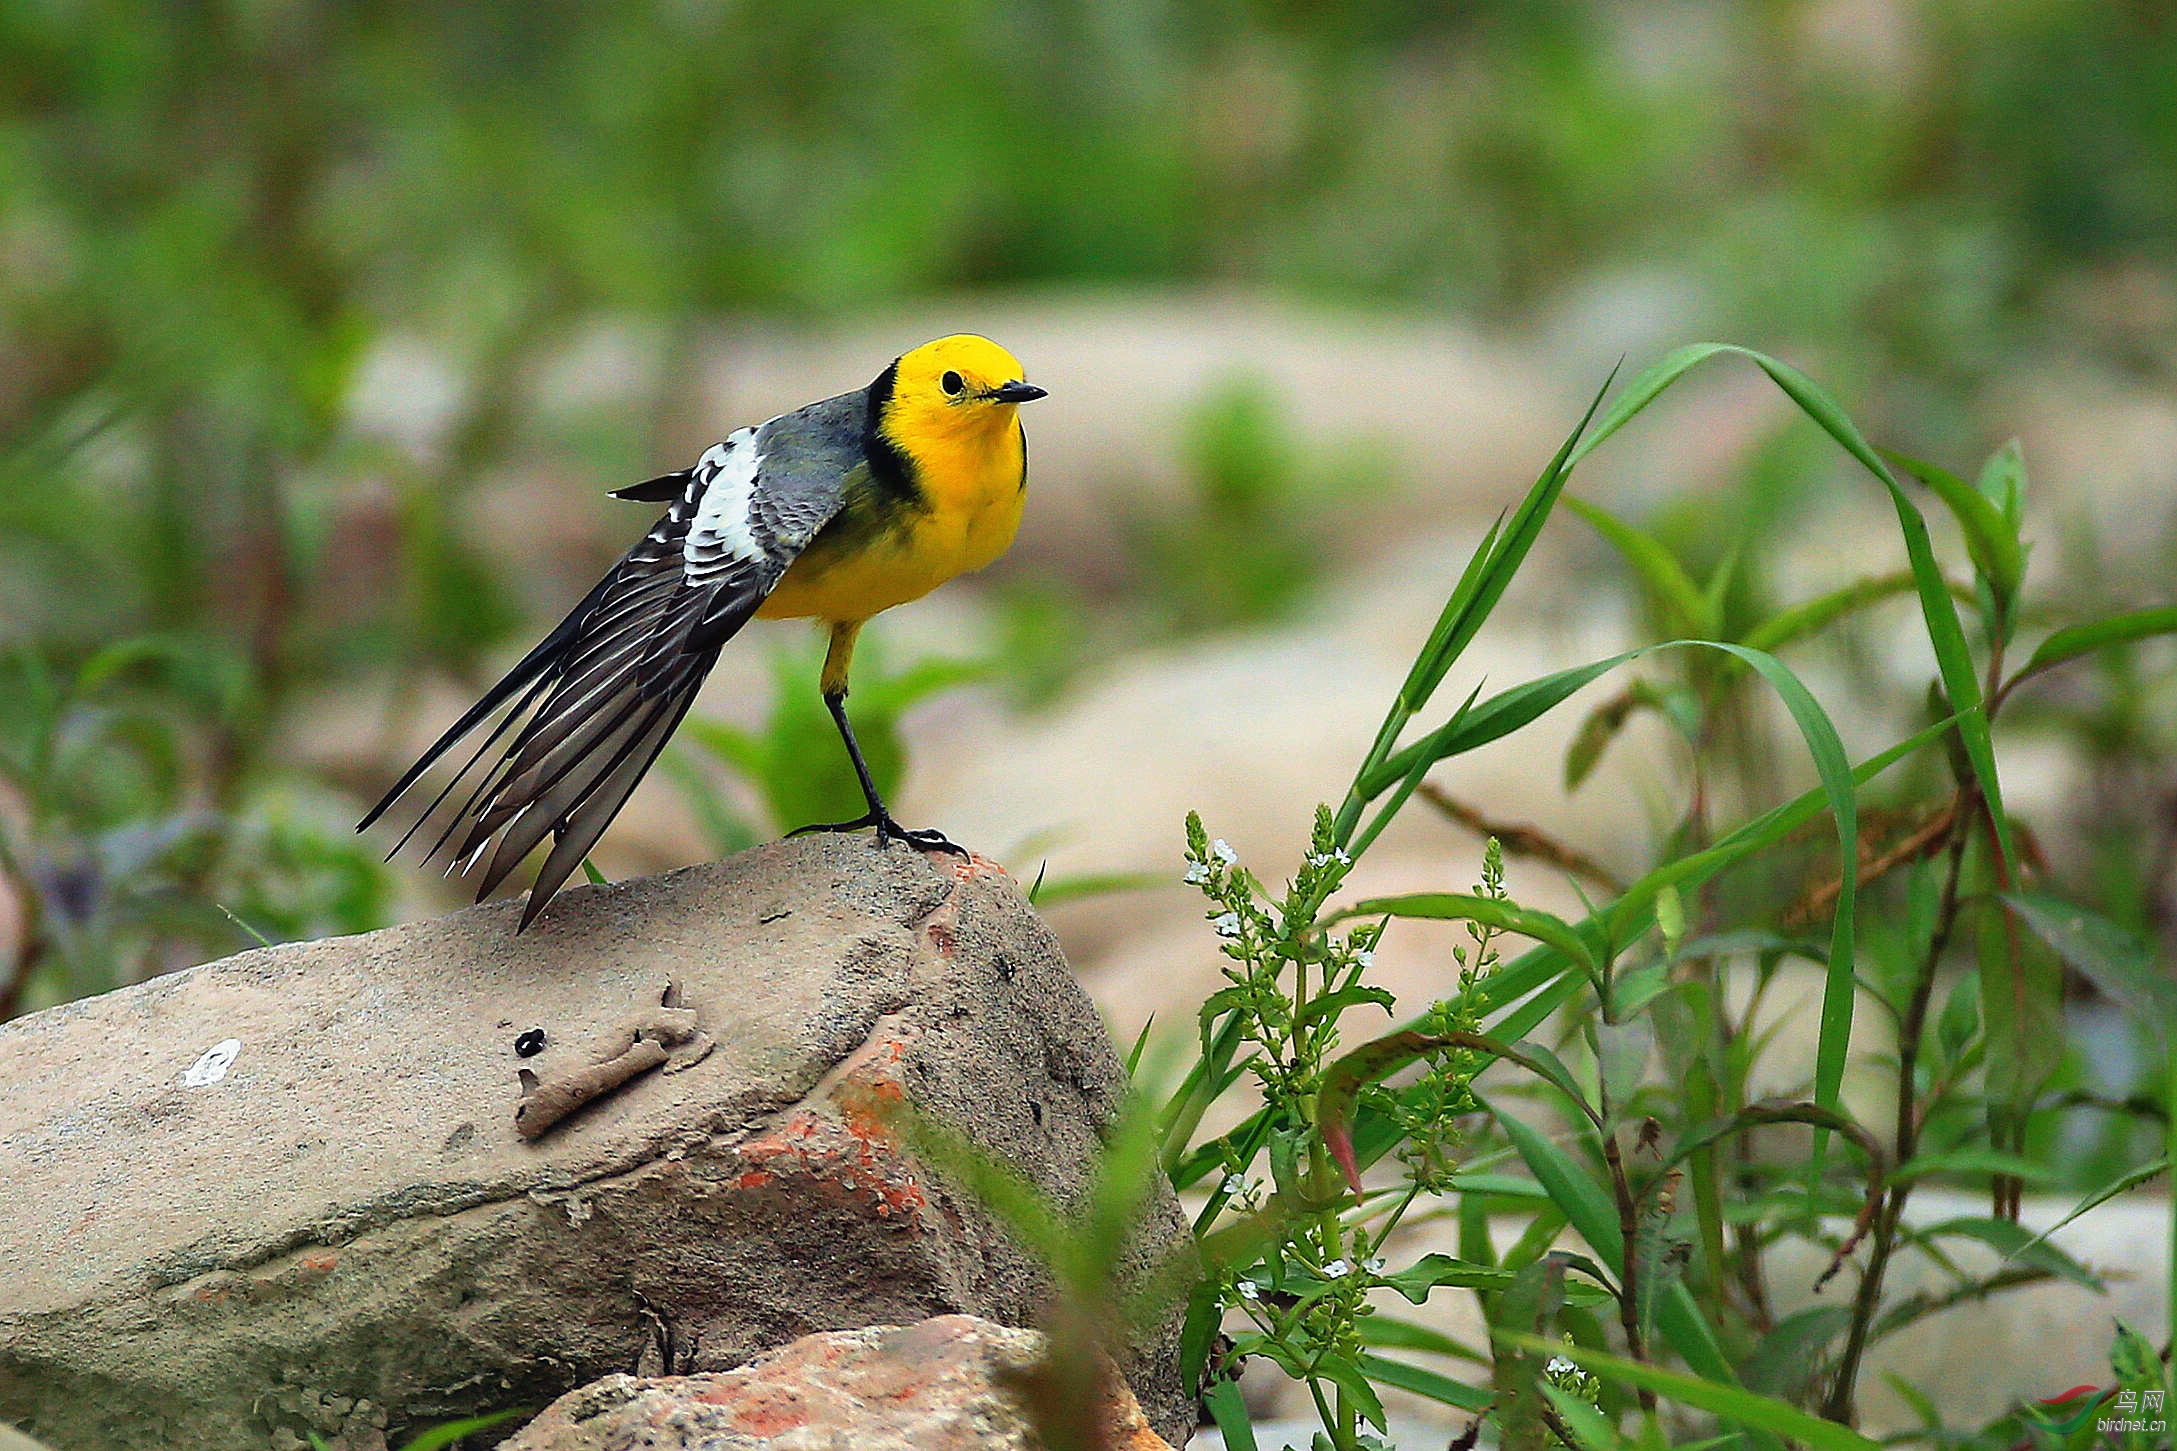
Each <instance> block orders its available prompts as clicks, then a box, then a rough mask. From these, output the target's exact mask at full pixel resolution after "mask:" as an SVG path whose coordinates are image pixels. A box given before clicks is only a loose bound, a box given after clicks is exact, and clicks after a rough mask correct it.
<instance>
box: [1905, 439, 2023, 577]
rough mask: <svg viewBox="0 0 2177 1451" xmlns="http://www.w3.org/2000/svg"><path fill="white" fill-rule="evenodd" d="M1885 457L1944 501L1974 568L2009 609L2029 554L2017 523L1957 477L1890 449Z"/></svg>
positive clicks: (1977, 490)
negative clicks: (2021, 541) (1961, 536)
mask: <svg viewBox="0 0 2177 1451" xmlns="http://www.w3.org/2000/svg"><path fill="white" fill-rule="evenodd" d="M1882 456H1883V457H1884V458H1886V459H1888V460H1889V461H1890V462H1891V463H1893V464H1896V465H1897V466H1898V467H1899V468H1901V469H1903V470H1904V471H1905V472H1906V473H1908V474H1911V475H1912V476H1913V477H1914V478H1916V479H1918V480H1919V481H1920V482H1921V483H1923V484H1926V485H1927V486H1928V488H1929V489H1930V490H1932V491H1933V492H1934V494H1935V496H1936V497H1937V498H1939V499H1941V500H1942V501H1943V503H1944V505H1945V506H1946V507H1947V508H1948V509H1949V510H1950V512H1951V514H1952V515H1953V516H1954V517H1955V518H1956V519H1957V521H1958V530H1959V532H1960V533H1961V534H1962V535H1963V536H1964V537H1965V552H1966V554H1967V555H1968V556H1969V557H1971V559H1972V561H1973V568H1974V569H1976V570H1977V571H1979V573H1980V576H1981V578H1983V579H1985V580H1987V581H1988V584H1989V586H1990V587H1991V588H1992V589H1994V591H1995V593H1996V598H1997V600H1998V601H1999V602H2001V603H2002V604H2003V605H2004V606H2005V607H2008V606H2009V604H2010V602H2011V601H2012V600H2013V599H2015V598H2016V597H2017V595H2018V586H2019V582H2020V581H2021V580H2022V579H2023V578H2024V577H2025V573H2026V551H2025V549H2024V547H2023V546H2021V545H2020V544H2019V542H2018V528H2017V525H2016V524H2015V522H2013V521H2011V520H2007V519H2005V518H2004V516H2003V511H2002V509H2001V508H1999V507H1998V506H1997V505H1996V503H1995V502H1994V501H1993V500H1991V499H1990V498H1989V497H1988V496H1987V495H1986V494H1984V493H1982V492H1981V491H1980V490H1979V489H1977V488H1975V487H1974V486H1973V485H1971V484H1969V483H1967V482H1966V481H1965V480H1964V479H1961V478H1959V477H1958V476H1957V475H1956V474H1953V473H1950V472H1949V471H1947V470H1945V469H1940V468H1937V467H1936V466H1935V465H1934V464H1931V463H1925V462H1923V461H1921V460H1919V459H1916V458H1908V457H1906V456H1905V455H1904V454H1901V453H1897V452H1894V451H1892V450H1890V449H1884V450H1882Z"/></svg>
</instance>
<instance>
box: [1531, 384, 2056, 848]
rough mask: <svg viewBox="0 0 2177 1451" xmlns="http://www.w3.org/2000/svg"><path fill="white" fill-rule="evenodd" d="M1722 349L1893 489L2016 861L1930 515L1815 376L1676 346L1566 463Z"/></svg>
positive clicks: (1954, 695)
mask: <svg viewBox="0 0 2177 1451" xmlns="http://www.w3.org/2000/svg"><path fill="white" fill-rule="evenodd" d="M1724 354H1731V355H1735V356H1737V357H1742V358H1745V359H1746V360H1747V361H1749V362H1751V363H1752V364H1753V365H1754V366H1755V367H1757V368H1759V369H1761V371H1762V372H1764V373H1766V374H1767V375H1768V376H1769V380H1770V381H1771V382H1773V383H1775V384H1776V385H1777V387H1778V388H1780V389H1782V390H1783V391H1784V394H1785V396H1786V397H1788V398H1790V399H1791V400H1792V402H1793V403H1795V404H1797V405H1798V406H1799V410H1800V412H1802V413H1804V414H1806V415H1807V417H1809V418H1811V419H1812V420H1813V421H1814V423H1815V424H1816V426H1817V427H1819V428H1820V429H1821V430H1822V431H1823V432H1824V433H1827V434H1828V435H1829V436H1830V437H1831V438H1832V439H1834V440H1835V441H1836V443H1837V445H1838V446H1839V447H1840V448H1842V449H1843V450H1844V451H1845V452H1846V453H1848V454H1850V455H1851V456H1852V457H1853V458H1854V459H1856V460H1858V462H1859V463H1860V465H1861V466H1862V467H1863V468H1865V469H1866V470H1867V471H1868V472H1869V473H1871V474H1873V475H1874V476H1875V478H1876V480H1877V481H1878V482H1879V483H1881V484H1882V486H1883V487H1884V488H1885V489H1887V490H1888V491H1889V494H1890V502H1891V504H1892V506H1893V507H1894V508H1895V509H1896V511H1897V525H1898V531H1899V533H1901V534H1902V535H1903V536H1904V540H1905V554H1906V558H1907V559H1908V561H1909V562H1910V563H1911V566H1912V575H1913V584H1914V587H1915V590H1916V592H1917V593H1918V594H1919V596H1920V614H1921V618H1922V619H1923V620H1924V621H1925V622H1926V625H1927V631H1928V640H1929V643H1930V644H1931V645H1933V646H1934V649H1935V659H1936V664H1937V667H1938V669H1939V671H1940V673H1941V675H1942V681H1943V690H1944V693H1945V694H1946V695H1948V696H1949V698H1950V705H1951V708H1952V709H1953V710H1955V711H1956V712H1957V722H1958V737H1959V740H1960V742H1961V743H1962V744H1963V745H1964V747H1965V754H1966V758H1967V759H1968V760H1969V761H1970V762H1971V764H1972V768H1973V776H1974V779H1975V780H1976V781H1977V782H1978V784H1979V786H1980V790H1981V796H1982V798H1983V799H1984V800H1985V801H1986V802H1987V803H1988V812H1989V817H1990V819H1991V820H1992V821H1993V822H1994V824H1995V836H1996V849H1997V851H1998V852H1999V853H2000V854H2001V855H2002V857H2003V860H2004V863H2005V864H2006V866H2007V867H2008V866H2012V865H2013V864H2015V863H2016V862H2017V860H2018V853H2017V850H2016V848H2015V844H2014V842H2013V840H2012V832H2011V825H2010V821H2009V818H2008V817H2006V816H2005V815H2004V811H2003V790H2002V784H2001V782H2000V781H1999V780H1998V778H1997V775H1996V756H1995V744H1994V742H1993V741H1992V740H1991V739H1990V737H1989V733H1988V717H1987V714H1986V712H1985V711H1984V709H1983V708H1982V701H1981V691H1980V680H1979V677H1978V676H1977V675H1976V674H1975V673H1974V669H1973V655H1972V651H1971V650H1970V649H1969V648H1968V647H1967V645H1966V642H1965V629H1964V627H1963V626H1962V625H1960V624H1959V623H1958V612H1957V609H1956V606H1955V605H1954V604H1953V603H1952V601H1951V598H1950V591H1949V586H1948V584H1947V582H1946V581H1945V580H1944V578H1943V573H1942V569H1941V567H1940V566H1939V565H1938V564H1937V563H1936V560H1935V548H1934V545H1933V544H1932V543H1931V542H1930V540H1929V538H1928V526H1927V521H1926V520H1925V519H1923V518H1922V517H1921V516H1920V511H1919V509H1918V508H1917V507H1916V506H1915V505H1914V504H1913V502H1912V500H1911V498H1910V497H1908V496H1907V495H1906V493H1905V490H1904V488H1903V487H1902V486H1901V485H1900V484H1899V483H1898V482H1897V477H1896V475H1894V474H1892V473H1891V472H1890V470H1889V467H1888V465H1886V464H1884V463H1883V461H1882V457H1881V455H1879V454H1878V453H1876V452H1875V449H1874V446H1873V445H1872V444H1870V443H1868V442H1867V440H1866V438H1865V437H1863V436H1862V435H1861V433H1860V431H1859V427H1858V425H1857V424H1855V423H1853V422H1852V420H1851V418H1850V417H1849V416H1848V415H1847V414H1846V413H1845V411H1844V410H1843V409H1842V408H1839V407H1838V406H1837V404H1836V403H1835V402H1834V401H1833V400H1832V399H1831V398H1830V397H1829V395H1828V394H1827V393H1825V392H1823V391H1822V389H1821V388H1820V386H1819V385H1817V384H1816V383H1815V382H1814V380H1813V379H1812V378H1809V377H1808V376H1807V375H1806V374H1804V373H1802V372H1800V371H1799V370H1798V369H1797V368H1794V367H1792V366H1791V365H1790V364H1788V363H1784V362H1780V361H1779V360H1777V359H1775V358H1772V357H1770V356H1769V355H1768V354H1766V353H1760V352H1756V351H1754V350H1753V349H1752V348H1742V347H1738V346H1736V345H1734V344H1730V343H1693V344H1689V345H1688V346H1686V347H1682V348H1679V349H1677V350H1675V351H1673V352H1671V353H1670V354H1668V355H1667V356H1665V357H1664V358H1663V359H1662V360H1660V361H1659V362H1657V363H1655V364H1654V365H1652V366H1650V367H1649V368H1647V369H1645V370H1643V371H1642V372H1641V373H1640V374H1639V375H1638V376H1636V377H1635V378H1634V379H1633V381H1632V382H1630V383H1628V384H1627V385H1626V388H1625V392H1624V393H1623V394H1621V395H1620V396H1619V398H1618V400H1617V402H1616V403H1615V404H1613V405H1612V406H1611V407H1610V409H1609V411H1608V412H1606V413H1605V414H1604V415H1603V417H1602V420H1601V421H1600V422H1599V423H1597V424H1596V425H1595V426H1594V428H1593V430H1592V431H1590V432H1589V433H1588V435H1587V437H1586V438H1585V439H1584V440H1582V442H1581V444H1580V446H1579V447H1578V448H1576V449H1574V450H1573V451H1572V455H1571V457H1570V459H1569V460H1568V461H1567V464H1566V467H1567V468H1568V469H1569V468H1571V467H1573V466H1575V465H1577V464H1578V463H1579V462H1580V460H1581V459H1583V458H1585V457H1586V456H1587V455H1588V454H1590V453H1592V452H1594V451H1595V449H1596V448H1598V447H1600V446H1601V445H1602V443H1603V442H1604V441H1605V440H1606V439H1608V438H1609V437H1610V436H1611V435H1612V434H1614V433H1616V432H1617V431H1618V430H1619V429H1620V428H1623V427H1624V426H1625V425H1626V424H1627V423H1629V422H1630V421H1631V420H1632V419H1633V418H1634V416H1635V415H1637V414H1638V413H1640V411H1641V410H1642V409H1644V408H1646V407H1647V406H1648V405H1649V404H1650V403H1653V402H1654V401H1655V400H1656V398H1657V397H1658V396H1659V395H1660V394H1661V393H1662V392H1663V391H1664V390H1665V389H1666V388H1668V387H1670V386H1671V384H1673V383H1675V382H1677V381H1678V380H1679V379H1680V378H1682V377H1684V376H1685V375H1686V374H1687V373H1688V372H1689V371H1691V370H1692V369H1694V368H1695V367H1698V366H1699V365H1700V364H1702V363H1704V362H1706V361H1708V360H1709V359H1710V358H1714V357H1718V356H1720V355H1724ZM2014 875H2015V871H2014Z"/></svg>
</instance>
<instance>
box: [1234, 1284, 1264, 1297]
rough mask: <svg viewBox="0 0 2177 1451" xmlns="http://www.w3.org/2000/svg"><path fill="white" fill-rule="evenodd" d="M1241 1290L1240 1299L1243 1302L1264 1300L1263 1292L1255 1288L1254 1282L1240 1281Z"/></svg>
mask: <svg viewBox="0 0 2177 1451" xmlns="http://www.w3.org/2000/svg"><path fill="white" fill-rule="evenodd" d="M1239 1289H1240V1298H1241V1299H1243V1300H1260V1299H1261V1298H1262V1291H1260V1290H1258V1289H1256V1288H1255V1282H1254V1281H1253V1280H1242V1281H1240V1285H1239Z"/></svg>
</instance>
